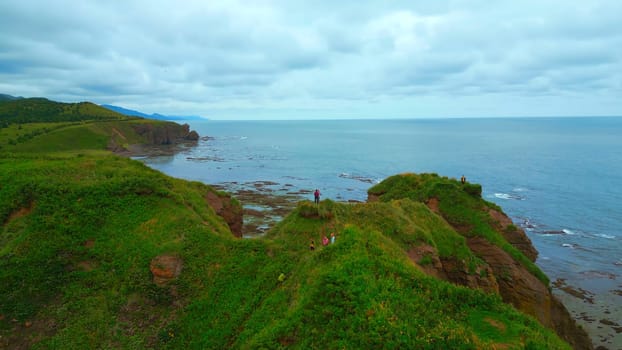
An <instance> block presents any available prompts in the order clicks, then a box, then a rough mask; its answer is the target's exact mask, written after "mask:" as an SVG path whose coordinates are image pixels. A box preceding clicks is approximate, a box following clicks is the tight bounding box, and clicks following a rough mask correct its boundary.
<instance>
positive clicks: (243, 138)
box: [240, 136, 248, 140]
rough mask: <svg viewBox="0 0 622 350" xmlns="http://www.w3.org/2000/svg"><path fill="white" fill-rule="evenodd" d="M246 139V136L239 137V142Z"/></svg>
mask: <svg viewBox="0 0 622 350" xmlns="http://www.w3.org/2000/svg"><path fill="white" fill-rule="evenodd" d="M247 138H248V137H247V136H240V140H246V139H247Z"/></svg>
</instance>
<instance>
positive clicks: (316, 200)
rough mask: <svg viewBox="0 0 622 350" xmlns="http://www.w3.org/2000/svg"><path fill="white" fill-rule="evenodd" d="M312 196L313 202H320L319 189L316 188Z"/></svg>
mask: <svg viewBox="0 0 622 350" xmlns="http://www.w3.org/2000/svg"><path fill="white" fill-rule="evenodd" d="M313 197H315V204H320V190H318V189H317V188H316V189H315V192H313Z"/></svg>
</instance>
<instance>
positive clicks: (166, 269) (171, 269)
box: [149, 255, 183, 286]
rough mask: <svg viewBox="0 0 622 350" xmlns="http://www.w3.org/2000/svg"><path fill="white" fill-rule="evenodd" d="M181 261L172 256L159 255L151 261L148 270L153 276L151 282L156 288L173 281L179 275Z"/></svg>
mask: <svg viewBox="0 0 622 350" xmlns="http://www.w3.org/2000/svg"><path fill="white" fill-rule="evenodd" d="M182 268H183V261H182V260H181V258H179V257H176V256H173V255H159V256H156V257H155V258H153V260H151V264H149V269H150V270H151V274H152V275H153V282H154V283H155V284H157V285H158V286H164V285H166V284H168V283H169V282H170V281H172V280H175V279H176V278H177V277H178V276H179V274H180V273H181V269H182Z"/></svg>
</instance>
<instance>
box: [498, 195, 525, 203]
mask: <svg viewBox="0 0 622 350" xmlns="http://www.w3.org/2000/svg"><path fill="white" fill-rule="evenodd" d="M495 197H497V198H500V199H513V200H517V201H522V200H523V199H525V198H523V197H522V196H519V195H517V194H509V193H495Z"/></svg>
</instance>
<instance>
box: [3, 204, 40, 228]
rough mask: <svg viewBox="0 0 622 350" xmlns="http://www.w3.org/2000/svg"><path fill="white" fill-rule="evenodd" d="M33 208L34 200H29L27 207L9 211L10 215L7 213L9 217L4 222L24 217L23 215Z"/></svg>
mask: <svg viewBox="0 0 622 350" xmlns="http://www.w3.org/2000/svg"><path fill="white" fill-rule="evenodd" d="M33 209H34V202H31V203H30V205H29V206H28V207H24V208H20V209H18V210H16V211H14V212H13V213H11V215H9V218H8V219H7V221H6V223H9V222H11V221H13V220H16V219H19V218H21V217H24V216H26V215H28V214H30V213H31V212H32V210H33ZM6 223H5V224H6Z"/></svg>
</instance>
